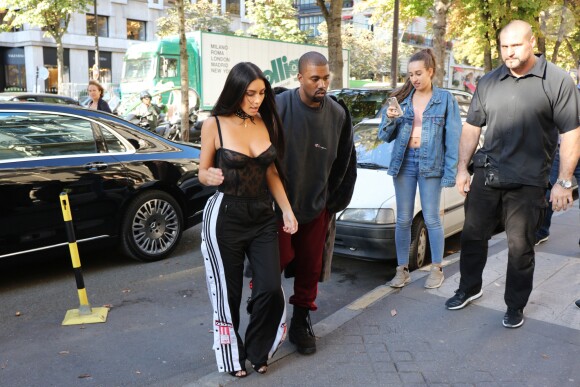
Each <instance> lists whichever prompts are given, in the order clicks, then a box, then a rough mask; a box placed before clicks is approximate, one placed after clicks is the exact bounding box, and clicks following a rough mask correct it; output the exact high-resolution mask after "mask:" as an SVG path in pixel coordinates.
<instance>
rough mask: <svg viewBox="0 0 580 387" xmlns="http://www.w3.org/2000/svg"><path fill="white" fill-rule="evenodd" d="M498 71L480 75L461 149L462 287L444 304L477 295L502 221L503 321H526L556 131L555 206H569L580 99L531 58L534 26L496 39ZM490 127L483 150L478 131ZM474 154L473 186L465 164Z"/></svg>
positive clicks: (552, 69)
mask: <svg viewBox="0 0 580 387" xmlns="http://www.w3.org/2000/svg"><path fill="white" fill-rule="evenodd" d="M499 38H500V45H501V56H502V59H503V61H504V64H502V65H501V66H500V67H498V68H496V69H495V70H493V71H491V72H490V73H488V74H486V75H484V76H483V78H481V80H480V81H479V84H478V85H477V89H476V91H475V94H474V96H473V99H472V101H471V106H470V108H469V112H468V115H467V122H466V123H465V124H464V125H463V132H462V134H461V142H460V145H459V165H458V172H457V189H458V190H459V192H460V193H461V194H463V195H466V196H467V199H466V201H465V224H464V226H463V232H462V234H461V256H460V264H459V267H460V272H461V279H460V282H459V289H457V290H456V292H455V295H454V296H453V297H451V298H450V299H448V300H447V301H446V303H445V305H446V307H447V309H452V310H455V309H461V308H463V307H465V306H466V305H467V304H469V303H470V302H471V301H473V300H475V299H477V298H479V297H481V295H482V286H483V281H482V273H483V269H484V267H485V263H486V261H487V249H488V240H489V239H490V238H491V235H492V233H493V230H494V229H495V228H496V226H497V224H498V222H499V221H500V220H501V219H503V220H504V222H505V230H506V234H507V239H508V263H507V275H506V284H505V293H504V300H505V303H506V305H507V311H506V313H505V315H504V318H503V321H502V324H503V325H504V326H505V327H507V328H517V327H520V326H521V325H522V324H523V323H524V313H523V311H524V307H525V306H526V304H527V303H528V299H529V296H530V293H531V291H532V285H533V277H534V259H535V254H534V242H535V237H536V231H537V229H538V227H539V225H540V223H541V221H542V219H543V216H544V212H545V207H546V205H547V203H546V200H545V197H544V194H545V192H546V188H547V187H548V176H549V173H550V167H551V164H552V155H553V154H554V152H555V150H556V145H557V141H558V131H559V132H560V138H561V142H560V172H559V176H558V181H557V182H558V184H555V185H554V187H553V188H552V192H551V198H550V199H551V202H552V208H553V209H554V210H555V211H559V210H566V209H567V208H568V207H569V206H570V205H571V203H572V201H573V198H572V190H571V188H570V186H571V184H570V179H571V177H572V171H573V169H574V167H575V165H576V162H577V161H578V158H579V156H580V155H579V152H580V122H579V121H580V117H579V116H580V101H579V96H578V92H577V91H576V87H575V85H574V82H573V81H572V79H571V78H570V76H569V75H568V74H567V73H566V72H565V71H564V70H562V69H560V68H559V67H557V66H555V65H554V64H552V63H550V62H548V61H546V58H545V57H544V55H534V53H533V50H534V47H535V45H536V40H535V38H534V36H533V35H532V28H531V26H530V25H529V24H528V23H526V22H524V21H520V20H515V21H512V22H510V23H509V24H508V25H507V26H505V27H504V28H503V29H502V30H501V32H500V35H499ZM482 126H487V129H486V131H485V138H484V143H483V146H482V148H481V149H480V150H479V151H477V153H475V154H474V152H475V149H476V147H477V145H478V143H479V137H480V133H481V127H482ZM472 156H473V165H474V167H475V168H474V169H475V172H474V175H473V181H471V177H470V175H469V173H468V172H467V165H468V163H469V161H470V160H471V159H472Z"/></svg>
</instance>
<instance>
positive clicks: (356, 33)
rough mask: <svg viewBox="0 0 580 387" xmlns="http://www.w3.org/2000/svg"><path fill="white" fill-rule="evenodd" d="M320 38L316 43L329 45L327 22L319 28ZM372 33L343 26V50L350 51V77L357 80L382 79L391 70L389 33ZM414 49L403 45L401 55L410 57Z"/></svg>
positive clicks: (400, 50)
mask: <svg viewBox="0 0 580 387" xmlns="http://www.w3.org/2000/svg"><path fill="white" fill-rule="evenodd" d="M318 30H319V31H320V36H318V37H317V38H316V41H315V43H316V44H320V45H327V44H328V30H327V27H326V22H323V23H321V24H320V25H319V26H318ZM375 31H376V32H372V31H370V30H367V29H362V28H356V27H354V26H353V25H352V24H346V25H343V26H342V48H346V49H348V50H350V76H351V78H356V79H367V78H373V76H374V79H375V80H376V79H380V75H381V74H383V75H384V74H385V73H386V72H388V71H390V69H391V45H390V43H389V42H387V41H386V40H385V39H384V36H385V35H386V34H387V31H385V30H381V29H376V30H375ZM412 52H413V47H412V46H409V45H407V44H404V43H401V44H400V45H399V55H400V56H408V55H410V54H411V53H412Z"/></svg>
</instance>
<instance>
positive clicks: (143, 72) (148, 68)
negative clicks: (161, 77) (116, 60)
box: [121, 58, 155, 82]
mask: <svg viewBox="0 0 580 387" xmlns="http://www.w3.org/2000/svg"><path fill="white" fill-rule="evenodd" d="M153 64H154V61H153V58H140V59H128V60H125V62H124V64H123V75H122V77H121V79H122V80H123V81H124V82H127V81H131V82H134V81H142V80H144V79H149V78H152V77H153V75H154V74H155V69H154V66H153Z"/></svg>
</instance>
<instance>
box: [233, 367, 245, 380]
mask: <svg viewBox="0 0 580 387" xmlns="http://www.w3.org/2000/svg"><path fill="white" fill-rule="evenodd" d="M242 372H243V373H242ZM229 374H230V375H232V376H233V377H234V378H245V377H246V376H248V372H247V371H246V370H245V369H244V368H242V369H241V370H239V371H231V372H229Z"/></svg>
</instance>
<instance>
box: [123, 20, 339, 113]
mask: <svg viewBox="0 0 580 387" xmlns="http://www.w3.org/2000/svg"><path fill="white" fill-rule="evenodd" d="M308 51H318V52H320V53H322V54H324V55H325V56H326V57H328V48H327V47H324V46H315V45H308V44H297V43H287V42H280V41H275V40H265V39H257V38H249V37H242V36H235V35H225V34H217V33H211V32H200V31H197V32H193V33H189V34H187V52H188V56H189V59H188V62H189V87H190V90H192V92H191V93H190V95H193V98H194V99H197V101H194V102H191V104H192V105H196V107H197V108H198V109H199V110H201V111H208V110H211V109H212V108H213V106H214V104H215V102H216V101H217V98H218V97H219V94H220V93H221V90H222V88H223V85H224V83H225V80H226V76H227V74H228V72H229V71H230V68H232V67H233V66H234V65H235V64H236V63H239V62H252V63H255V64H256V65H257V66H258V67H260V69H262V71H264V74H265V75H266V77H267V78H268V80H269V81H270V83H271V85H272V87H277V86H281V87H286V88H293V87H298V85H299V84H298V80H297V78H296V74H297V73H298V59H299V58H300V56H301V55H302V54H304V53H306V52H308ZM343 60H344V68H343V75H342V76H343V79H344V81H345V82H346V81H347V80H348V79H349V51H348V50H343ZM179 69H180V58H179V38H178V37H168V38H164V39H161V40H157V41H152V42H145V43H137V44H134V45H132V46H130V47H129V48H128V50H127V52H126V54H125V58H124V60H123V72H122V79H121V85H120V91H121V100H122V102H121V104H122V106H124V108H125V109H124V110H125V111H128V110H127V108H130V106H131V105H136V104H137V103H138V102H139V98H138V97H139V93H140V92H142V91H144V90H147V91H149V93H151V94H152V95H153V94H155V93H158V94H159V93H161V94H162V99H163V101H164V102H168V99H169V97H170V94H171V93H170V91H171V90H175V89H176V88H179V87H180V76H179ZM190 99H191V98H190Z"/></svg>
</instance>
